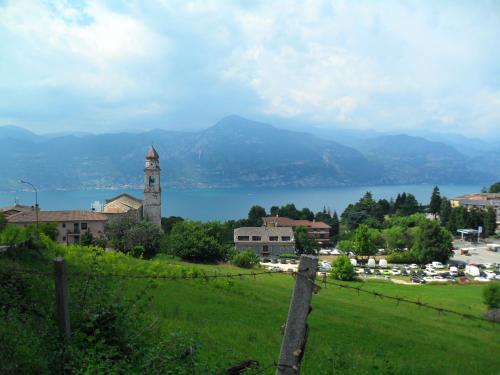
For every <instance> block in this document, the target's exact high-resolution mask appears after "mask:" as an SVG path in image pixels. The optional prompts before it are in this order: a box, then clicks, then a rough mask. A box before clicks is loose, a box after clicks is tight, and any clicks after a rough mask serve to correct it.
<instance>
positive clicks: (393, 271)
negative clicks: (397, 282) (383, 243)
mask: <svg viewBox="0 0 500 375" xmlns="http://www.w3.org/2000/svg"><path fill="white" fill-rule="evenodd" d="M391 273H392V274H393V275H394V276H398V275H401V271H400V270H398V269H397V268H393V269H392V270H391Z"/></svg>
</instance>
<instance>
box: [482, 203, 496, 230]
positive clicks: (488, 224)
mask: <svg viewBox="0 0 500 375" xmlns="http://www.w3.org/2000/svg"><path fill="white" fill-rule="evenodd" d="M496 228H497V215H496V213H495V209H494V208H493V207H488V208H487V209H486V212H485V215H484V234H485V235H486V236H492V235H494V234H495V230H496Z"/></svg>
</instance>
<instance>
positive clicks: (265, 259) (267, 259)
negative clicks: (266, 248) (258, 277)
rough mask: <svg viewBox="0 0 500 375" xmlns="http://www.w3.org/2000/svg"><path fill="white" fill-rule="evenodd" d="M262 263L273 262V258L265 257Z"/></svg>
mask: <svg viewBox="0 0 500 375" xmlns="http://www.w3.org/2000/svg"><path fill="white" fill-rule="evenodd" d="M262 263H271V259H269V258H264V259H262Z"/></svg>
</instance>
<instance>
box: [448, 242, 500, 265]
mask: <svg viewBox="0 0 500 375" xmlns="http://www.w3.org/2000/svg"><path fill="white" fill-rule="evenodd" d="M488 242H489V243H500V240H492V241H488ZM453 247H454V248H455V249H456V250H454V251H453V252H454V255H453V257H452V258H451V259H450V260H458V261H461V262H465V263H467V264H484V263H498V264H500V253H498V252H494V251H490V250H488V249H487V246H486V243H482V242H481V243H479V244H471V243H470V242H466V241H462V240H456V241H453ZM462 248H467V249H471V250H469V255H460V249H462Z"/></svg>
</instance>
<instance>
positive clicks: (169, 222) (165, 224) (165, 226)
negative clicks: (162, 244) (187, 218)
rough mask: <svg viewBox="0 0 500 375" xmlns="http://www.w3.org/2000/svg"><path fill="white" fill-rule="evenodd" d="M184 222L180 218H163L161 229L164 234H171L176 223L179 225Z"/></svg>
mask: <svg viewBox="0 0 500 375" xmlns="http://www.w3.org/2000/svg"><path fill="white" fill-rule="evenodd" d="M182 220H184V219H183V218H182V217H180V216H169V217H162V218H161V229H162V230H163V233H165V234H167V235H168V234H169V233H170V231H171V230H172V227H173V226H174V225H175V223H178V222H179V221H182Z"/></svg>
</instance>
